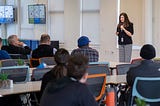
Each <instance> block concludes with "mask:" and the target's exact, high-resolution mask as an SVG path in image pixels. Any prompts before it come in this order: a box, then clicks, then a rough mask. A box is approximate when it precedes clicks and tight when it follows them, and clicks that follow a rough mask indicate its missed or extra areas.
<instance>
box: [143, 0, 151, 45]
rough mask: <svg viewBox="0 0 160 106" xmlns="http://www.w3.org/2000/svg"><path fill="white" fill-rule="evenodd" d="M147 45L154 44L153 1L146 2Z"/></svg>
mask: <svg viewBox="0 0 160 106" xmlns="http://www.w3.org/2000/svg"><path fill="white" fill-rule="evenodd" d="M144 27H145V28H144V29H145V43H149V44H152V37H153V32H152V0H144Z"/></svg>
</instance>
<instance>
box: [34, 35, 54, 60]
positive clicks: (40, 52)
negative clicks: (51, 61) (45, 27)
mask: <svg viewBox="0 0 160 106" xmlns="http://www.w3.org/2000/svg"><path fill="white" fill-rule="evenodd" d="M50 44H51V41H50V36H49V35H48V34H42V35H41V38H40V45H39V46H38V48H36V49H35V50H33V52H32V58H41V57H52V56H54V54H55V52H56V51H57V50H56V49H55V48H53V47H52V46H51V45H50Z"/></svg>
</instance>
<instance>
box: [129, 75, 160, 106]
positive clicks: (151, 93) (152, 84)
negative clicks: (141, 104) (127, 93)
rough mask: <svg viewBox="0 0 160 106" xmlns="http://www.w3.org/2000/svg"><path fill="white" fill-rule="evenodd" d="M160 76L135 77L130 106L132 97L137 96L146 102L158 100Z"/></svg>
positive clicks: (159, 98)
mask: <svg viewBox="0 0 160 106" xmlns="http://www.w3.org/2000/svg"><path fill="white" fill-rule="evenodd" d="M159 88H160V78H159V77H154V78H153V77H136V79H135V81H134V84H133V88H132V97H131V106H132V105H133V102H134V97H138V98H140V99H142V100H144V101H146V102H160V92H159Z"/></svg>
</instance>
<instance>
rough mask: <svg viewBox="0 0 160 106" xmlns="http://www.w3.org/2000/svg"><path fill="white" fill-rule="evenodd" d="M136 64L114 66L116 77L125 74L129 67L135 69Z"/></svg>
mask: <svg viewBox="0 0 160 106" xmlns="http://www.w3.org/2000/svg"><path fill="white" fill-rule="evenodd" d="M137 65H138V64H118V65H116V73H117V75H123V74H127V72H128V71H129V69H130V68H131V67H136V66H137Z"/></svg>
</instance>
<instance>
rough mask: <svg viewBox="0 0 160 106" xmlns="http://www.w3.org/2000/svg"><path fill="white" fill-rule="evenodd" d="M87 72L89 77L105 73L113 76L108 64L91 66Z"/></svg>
mask: <svg viewBox="0 0 160 106" xmlns="http://www.w3.org/2000/svg"><path fill="white" fill-rule="evenodd" d="M87 72H88V74H89V75H91V74H102V73H105V74H107V75H112V73H111V71H110V69H109V67H108V64H89V65H88V68H87Z"/></svg>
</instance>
